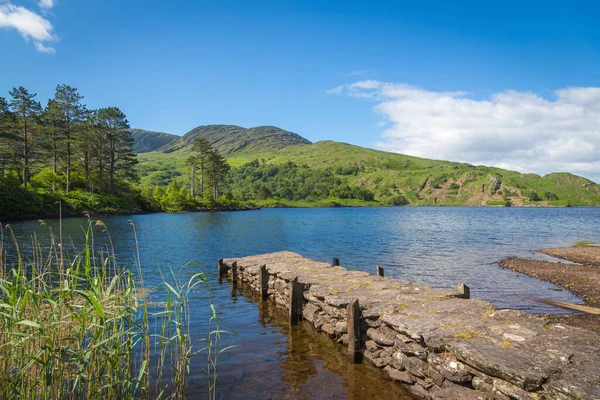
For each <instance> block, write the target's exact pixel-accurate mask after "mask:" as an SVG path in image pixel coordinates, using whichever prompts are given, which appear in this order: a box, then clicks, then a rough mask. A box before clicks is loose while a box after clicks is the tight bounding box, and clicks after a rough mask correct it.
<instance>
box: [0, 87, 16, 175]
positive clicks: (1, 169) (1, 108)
mask: <svg viewBox="0 0 600 400" xmlns="http://www.w3.org/2000/svg"><path fill="white" fill-rule="evenodd" d="M16 123H17V119H16V117H15V115H14V114H13V113H12V112H11V111H10V108H9V106H8V101H6V98H4V97H0V178H4V176H5V174H6V169H7V168H9V167H10V166H11V164H12V161H13V160H14V157H13V153H14V151H13V150H14V143H15V142H16V141H17V140H19V137H18V136H16V135H15V133H14V132H15V125H16Z"/></svg>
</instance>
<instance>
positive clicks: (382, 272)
mask: <svg viewBox="0 0 600 400" xmlns="http://www.w3.org/2000/svg"><path fill="white" fill-rule="evenodd" d="M375 271H377V275H378V276H381V277H382V278H383V277H384V275H385V271H384V269H383V268H381V267H380V266H379V265H376V266H375Z"/></svg>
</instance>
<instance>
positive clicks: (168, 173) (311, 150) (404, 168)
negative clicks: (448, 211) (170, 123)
mask: <svg viewBox="0 0 600 400" xmlns="http://www.w3.org/2000/svg"><path fill="white" fill-rule="evenodd" d="M197 136H203V137H205V138H207V139H208V140H209V142H210V143H211V144H213V145H214V146H215V147H217V148H218V149H219V150H220V151H221V152H222V153H223V154H225V155H226V157H227V161H228V162H229V164H230V165H231V166H232V167H241V166H243V165H245V164H247V163H250V162H253V161H255V160H260V163H258V164H256V163H255V164H253V166H252V167H250V168H246V170H247V172H246V175H247V176H243V174H241V175H240V174H238V175H237V176H236V178H235V179H236V180H235V181H234V182H232V184H231V185H232V186H231V190H232V192H233V193H234V194H235V195H236V196H238V197H240V198H242V197H244V198H246V199H251V198H253V196H255V191H256V190H257V189H258V187H259V186H260V185H261V184H264V185H265V186H267V188H268V189H269V190H270V191H271V192H272V193H273V194H274V195H275V196H278V197H282V198H283V197H285V198H287V199H288V200H290V201H291V200H293V201H296V200H297V199H300V200H302V201H303V202H304V203H302V204H303V205H310V204H311V203H314V201H315V200H314V199H315V198H317V199H321V200H323V199H324V198H323V196H325V197H327V196H329V195H327V194H323V193H327V192H329V193H338V194H339V193H342V192H343V193H348V191H347V190H346V189H344V188H346V187H349V188H350V189H352V188H355V189H356V190H358V189H360V190H362V191H363V192H362V193H363V194H364V193H366V192H369V193H372V195H373V196H372V197H374V199H375V201H377V202H379V204H398V203H403V204H411V205H470V206H481V205H508V204H510V205H517V206H527V205H535V206H539V205H544V206H566V205H573V206H576V205H590V206H591V205H596V206H597V205H600V185H597V184H596V183H594V182H592V181H590V180H588V179H585V178H582V177H580V176H576V175H573V174H570V173H567V172H557V173H551V174H548V175H545V176H539V175H536V174H522V173H520V172H515V171H509V170H504V169H501V168H495V167H487V166H474V165H471V164H466V163H458V162H450V161H443V160H431V159H425V158H419V157H412V156H408V155H404V154H398V153H389V152H385V151H379V150H373V149H368V148H363V147H359V146H354V145H350V144H347V143H340V142H333V141H320V142H317V143H314V144H311V143H310V142H309V141H308V140H306V139H304V138H302V137H301V136H298V135H296V134H294V133H291V132H288V131H285V130H282V129H279V128H276V127H257V128H251V129H245V128H241V127H238V126H232V125H208V126H201V127H198V128H196V129H193V130H192V131H190V132H189V133H187V134H186V135H185V136H183V137H180V138H179V139H178V140H175V141H172V142H169V143H167V144H165V145H163V146H162V147H160V148H159V149H158V151H152V152H147V153H141V154H139V155H138V159H139V161H140V164H139V172H140V175H141V177H142V182H143V183H145V184H147V185H149V186H155V185H161V186H165V185H167V184H168V183H169V182H170V181H172V180H179V181H180V182H181V183H185V182H186V180H187V175H188V173H187V169H186V166H185V159H186V158H187V156H188V155H189V153H190V147H191V143H192V142H193V140H194V138H195V137H197ZM289 162H292V163H294V164H296V165H298V166H299V167H301V168H299V169H298V170H296V171H295V172H293V171H292V172H291V171H290V168H289V167H285V166H286V165H288V163H289ZM304 166H306V167H304ZM286 168H287V169H286ZM267 170H268V171H267ZM310 171H313V172H310ZM309 172H310V173H309ZM286 174H287V175H286ZM294 174H296V175H295V178H294V176H293V175H294ZM311 174H312V175H311ZM330 178H331V179H330ZM328 179H329V180H328ZM292 181H293V182H295V183H294V184H293V185H291V184H290V185H288V186H287V187H286V188H285V190H283V189H282V182H283V183H285V182H292ZM325 181H327V182H328V183H326V184H325V183H324V182H325ZM331 182H336V183H335V185H336V186H335V189H336V190H334V191H331V190H332V188H333V187H332V186H331ZM308 185H312V186H311V187H310V188H309V187H308ZM323 185H325V186H323ZM328 185H329V186H328ZM301 186H302V187H301ZM324 187H325V189H323V188H324ZM323 190H325V191H323ZM344 190H346V192H344ZM359 192H360V191H359ZM282 193H286V195H285V196H284V195H282ZM359 194H360V193H359ZM319 196H321V197H319ZM361 196H362V195H361ZM363 197H364V198H371V196H370V195H369V196H363ZM350 199H355V198H353V197H350ZM293 201H292V202H291V203H290V204H297V203H293ZM343 204H356V202H354V203H353V202H352V201H349V202H346V203H343ZM369 204H377V203H369Z"/></svg>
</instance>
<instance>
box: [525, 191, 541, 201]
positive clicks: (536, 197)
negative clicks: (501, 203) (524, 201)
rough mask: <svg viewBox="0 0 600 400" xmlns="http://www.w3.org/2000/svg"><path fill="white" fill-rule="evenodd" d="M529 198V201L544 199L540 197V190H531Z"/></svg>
mask: <svg viewBox="0 0 600 400" xmlns="http://www.w3.org/2000/svg"><path fill="white" fill-rule="evenodd" d="M527 198H528V199H529V201H541V200H542V198H541V197H540V195H539V194H538V192H536V191H535V190H532V191H530V192H529V193H528V194H527Z"/></svg>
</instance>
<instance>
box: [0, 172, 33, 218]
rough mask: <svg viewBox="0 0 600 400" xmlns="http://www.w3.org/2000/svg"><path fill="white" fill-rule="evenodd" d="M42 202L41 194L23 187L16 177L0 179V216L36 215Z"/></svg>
mask: <svg viewBox="0 0 600 400" xmlns="http://www.w3.org/2000/svg"><path fill="white" fill-rule="evenodd" d="M43 204H44V201H43V199H42V196H40V195H38V194H36V193H35V192H34V191H32V190H29V189H25V188H24V187H23V186H21V184H20V183H19V181H18V179H17V178H16V177H14V176H11V177H6V178H4V179H1V180H0V217H3V218H9V217H22V216H37V215H39V214H40V213H41V211H42V207H43Z"/></svg>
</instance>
